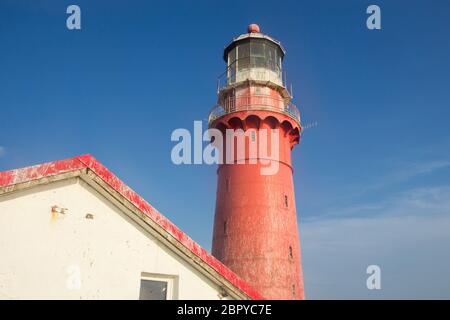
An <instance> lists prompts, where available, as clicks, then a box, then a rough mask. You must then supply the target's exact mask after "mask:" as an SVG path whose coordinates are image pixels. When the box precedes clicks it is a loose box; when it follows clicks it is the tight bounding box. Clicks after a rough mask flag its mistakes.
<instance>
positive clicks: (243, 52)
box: [237, 43, 250, 70]
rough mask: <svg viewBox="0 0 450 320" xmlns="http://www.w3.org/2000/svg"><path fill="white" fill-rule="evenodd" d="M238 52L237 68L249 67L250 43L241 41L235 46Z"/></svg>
mask: <svg viewBox="0 0 450 320" xmlns="http://www.w3.org/2000/svg"><path fill="white" fill-rule="evenodd" d="M237 50H238V51H237V52H238V62H237V64H238V70H242V69H247V68H249V67H250V43H243V44H240V45H239V46H238V47H237Z"/></svg>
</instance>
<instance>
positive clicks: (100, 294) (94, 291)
mask: <svg viewBox="0 0 450 320" xmlns="http://www.w3.org/2000/svg"><path fill="white" fill-rule="evenodd" d="M54 205H57V206H58V207H61V208H67V209H68V210H67V212H66V213H65V214H57V215H56V216H55V215H52V213H51V207H52V206H54ZM87 214H92V215H93V217H94V218H93V219H86V215H87ZM78 270H79V272H80V279H81V287H80V288H79V289H77V288H76V283H77V282H76V275H77V271H78ZM143 272H144V273H150V274H155V273H156V274H166V275H172V276H176V277H177V279H175V280H176V281H178V290H174V298H175V299H177V298H178V299H219V294H218V292H219V288H218V286H217V285H215V284H214V283H213V282H212V281H210V280H209V279H207V278H206V277H205V276H203V275H202V274H201V273H200V272H198V271H197V270H195V269H194V268H193V267H191V266H189V265H188V264H187V263H186V262H185V261H183V260H182V259H181V258H180V257H178V256H177V255H176V254H175V253H173V252H172V251H170V250H169V249H168V248H167V247H166V246H164V245H162V244H161V243H160V242H159V241H158V240H156V239H155V238H154V237H153V236H151V235H149V234H148V233H146V232H145V231H144V230H143V229H142V228H141V227H140V226H138V225H137V224H135V223H134V222H133V221H132V220H131V219H130V218H128V217H127V216H126V215H125V214H124V213H123V212H121V211H120V210H119V209H118V208H117V207H116V206H114V205H113V204H112V203H111V202H110V201H108V200H107V199H106V198H105V197H103V196H102V195H100V194H99V193H98V192H97V191H96V190H94V189H93V188H92V187H91V186H89V185H87V184H86V183H85V182H84V181H83V180H81V179H79V178H72V179H70V180H65V181H60V182H54V183H51V184H48V185H43V186H38V187H34V188H32V189H29V190H25V191H18V192H15V193H12V194H9V195H3V196H0V299H8V298H12V299H138V298H139V288H140V279H141V274H142V273H143ZM73 280H75V281H73ZM70 284H72V289H70V287H71V286H70ZM73 284H75V288H73Z"/></svg>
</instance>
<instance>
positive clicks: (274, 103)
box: [208, 95, 301, 125]
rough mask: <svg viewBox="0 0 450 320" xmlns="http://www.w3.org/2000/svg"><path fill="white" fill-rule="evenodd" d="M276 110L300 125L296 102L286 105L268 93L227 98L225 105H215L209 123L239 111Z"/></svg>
mask: <svg viewBox="0 0 450 320" xmlns="http://www.w3.org/2000/svg"><path fill="white" fill-rule="evenodd" d="M254 110H264V111H274V112H278V113H282V114H286V115H288V116H289V117H291V118H292V119H294V120H295V121H296V122H297V123H298V124H299V125H300V120H301V119H300V111H299V110H298V109H297V107H296V106H295V105H294V104H291V103H289V104H287V105H285V103H284V101H283V100H282V99H278V98H274V97H271V96H267V95H252V96H242V97H230V98H226V99H225V101H224V103H223V105H216V106H214V107H213V108H212V109H211V111H210V113H209V116H208V123H209V124H211V123H212V122H213V121H214V120H216V119H218V118H220V117H222V116H224V115H226V114H230V113H233V112H238V111H254Z"/></svg>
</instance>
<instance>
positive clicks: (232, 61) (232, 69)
mask: <svg viewBox="0 0 450 320" xmlns="http://www.w3.org/2000/svg"><path fill="white" fill-rule="evenodd" d="M227 78H228V84H230V83H234V82H236V48H233V49H232V50H231V51H230V52H229V53H228V72H227Z"/></svg>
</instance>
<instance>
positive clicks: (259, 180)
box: [209, 24, 304, 299]
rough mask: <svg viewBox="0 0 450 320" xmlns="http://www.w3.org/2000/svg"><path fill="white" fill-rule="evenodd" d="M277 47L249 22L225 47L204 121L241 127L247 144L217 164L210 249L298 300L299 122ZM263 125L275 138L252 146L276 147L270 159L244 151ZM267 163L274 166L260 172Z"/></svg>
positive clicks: (265, 291) (273, 295)
mask: <svg viewBox="0 0 450 320" xmlns="http://www.w3.org/2000/svg"><path fill="white" fill-rule="evenodd" d="M284 54H285V50H284V49H283V47H282V45H281V44H280V42H278V41H276V40H275V39H273V38H271V37H269V36H267V35H265V34H262V33H261V32H260V29H259V26H257V25H255V24H252V25H250V26H249V27H248V33H246V34H242V35H240V36H239V37H237V38H235V39H234V40H233V41H232V42H231V43H230V44H229V45H228V46H227V47H226V48H225V51H224V60H225V61H226V63H227V69H226V72H225V73H224V74H223V76H222V77H221V78H219V85H218V104H217V105H216V106H215V107H214V108H213V110H212V111H211V113H210V115H209V127H210V128H214V129H218V130H220V131H221V132H223V133H225V132H226V131H229V130H227V129H232V130H234V131H236V130H239V129H240V130H242V131H243V132H245V136H244V139H245V144H244V146H245V148H246V150H245V152H244V153H243V154H242V153H241V155H239V152H233V155H232V158H231V159H232V162H231V163H230V162H226V163H223V164H220V165H219V167H218V170H217V174H218V182H217V200H216V212H215V219H214V235H213V245H212V253H213V255H214V256H216V257H217V258H218V259H219V260H221V261H222V262H223V263H224V264H225V265H227V266H228V267H230V268H231V269H232V270H233V271H235V272H236V273H237V274H238V275H239V276H241V277H243V278H244V279H245V280H246V281H247V282H249V284H250V285H252V286H253V287H254V288H255V289H256V290H259V292H260V293H261V294H262V295H263V296H264V297H266V298H269V299H303V298H304V290H303V275H302V268H301V258H300V241H299V236H298V228H297V216H296V209H295V196H294V184H293V178H292V175H293V168H292V162H291V150H292V148H293V147H294V146H295V145H296V144H298V142H299V140H300V133H301V125H300V113H299V111H298V109H297V108H296V107H295V106H294V105H293V104H291V99H292V97H291V94H290V93H289V92H288V90H287V89H286V85H285V83H284V81H283V78H284V77H283V74H284V73H283V71H282V61H283V58H284ZM262 130H266V131H270V132H271V133H275V135H276V138H277V139H274V138H273V136H271V135H270V134H269V135H268V136H270V137H269V138H267V143H266V144H265V145H264V144H263V145H261V144H259V145H258V150H259V151H260V150H261V148H263V149H264V148H267V149H271V148H272V149H273V148H274V146H276V148H277V150H275V151H276V154H277V155H278V157H277V158H267V157H265V156H264V154H265V155H267V154H270V152H269V150H263V151H264V152H263V153H261V152H258V153H257V154H256V155H255V154H254V153H251V152H249V151H248V150H249V149H250V147H251V145H252V143H255V141H256V137H259V133H260V132H261V131H262ZM252 132H253V133H252ZM223 136H225V134H224V135H223ZM275 140H278V143H277V144H275V143H274V141H275ZM226 142H227V141H226V138H224V139H223V144H224V145H225V144H226ZM233 148H234V151H236V148H238V147H236V146H234V147H233ZM273 151H274V150H271V152H272V153H273ZM226 152H228V151H226ZM226 152H225V153H226ZM252 160H253V161H252ZM268 163H269V164H271V165H275V166H274V167H276V168H277V170H274V172H272V173H271V174H262V172H263V171H262V169H263V168H264V167H266V166H267V164H268Z"/></svg>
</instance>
